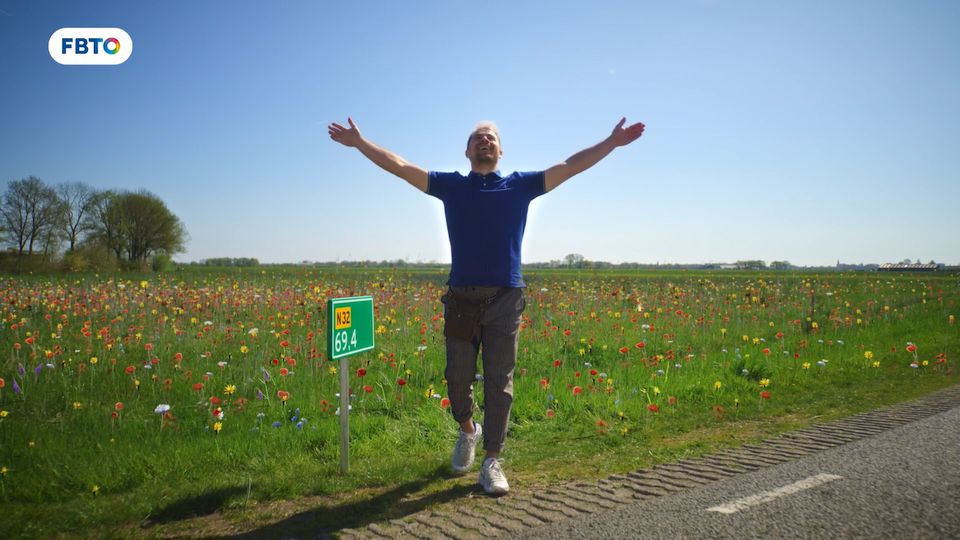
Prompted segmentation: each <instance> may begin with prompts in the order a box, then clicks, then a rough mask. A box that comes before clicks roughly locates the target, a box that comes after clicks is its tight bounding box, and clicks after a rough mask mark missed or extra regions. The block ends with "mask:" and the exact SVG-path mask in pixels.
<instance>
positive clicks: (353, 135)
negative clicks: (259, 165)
mask: <svg viewBox="0 0 960 540" xmlns="http://www.w3.org/2000/svg"><path fill="white" fill-rule="evenodd" d="M347 123H348V124H350V127H349V128H345V127H343V126H341V125H340V124H338V123H336V122H333V123H331V124H330V125H329V126H327V133H329V134H330V138H331V139H333V140H335V141H337V142H338V143H340V144H342V145H344V146H350V147H353V148H356V147H357V146H359V145H360V141H361V140H363V137H361V136H360V128H358V127H357V125H356V124H354V123H353V118H347ZM620 123H621V124H622V123H623V122H620ZM641 129H642V128H641Z"/></svg>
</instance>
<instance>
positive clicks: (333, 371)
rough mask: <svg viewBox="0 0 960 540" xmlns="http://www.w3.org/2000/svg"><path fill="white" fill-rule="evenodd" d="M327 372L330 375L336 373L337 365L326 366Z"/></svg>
mask: <svg viewBox="0 0 960 540" xmlns="http://www.w3.org/2000/svg"><path fill="white" fill-rule="evenodd" d="M327 373H329V374H331V375H336V374H337V366H330V367H328V368H327Z"/></svg>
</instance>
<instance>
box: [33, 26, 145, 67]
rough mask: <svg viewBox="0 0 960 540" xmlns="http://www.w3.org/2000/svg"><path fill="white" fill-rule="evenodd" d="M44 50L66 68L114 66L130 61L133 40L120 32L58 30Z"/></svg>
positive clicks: (117, 29) (86, 29) (83, 29)
mask: <svg viewBox="0 0 960 540" xmlns="http://www.w3.org/2000/svg"><path fill="white" fill-rule="evenodd" d="M47 48H48V49H50V56H51V57H52V58H53V59H54V60H56V61H57V63H59V64H63V65H66V66H94V65H100V66H115V65H117V64H122V63H124V62H126V61H127V58H130V54H131V53H132V52H133V40H132V39H130V34H128V33H126V32H124V31H123V30H122V29H120V28H61V29H59V30H57V31H56V32H54V33H53V35H52V36H50V41H49V42H48V43H47Z"/></svg>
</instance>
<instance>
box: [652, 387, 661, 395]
mask: <svg viewBox="0 0 960 540" xmlns="http://www.w3.org/2000/svg"><path fill="white" fill-rule="evenodd" d="M653 395H655V396H659V395H660V387H659V386H654V387H653Z"/></svg>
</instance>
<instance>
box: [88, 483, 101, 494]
mask: <svg viewBox="0 0 960 540" xmlns="http://www.w3.org/2000/svg"><path fill="white" fill-rule="evenodd" d="M90 493H93V494H94V495H99V494H100V486H98V485H96V484H94V485H92V486H90Z"/></svg>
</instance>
